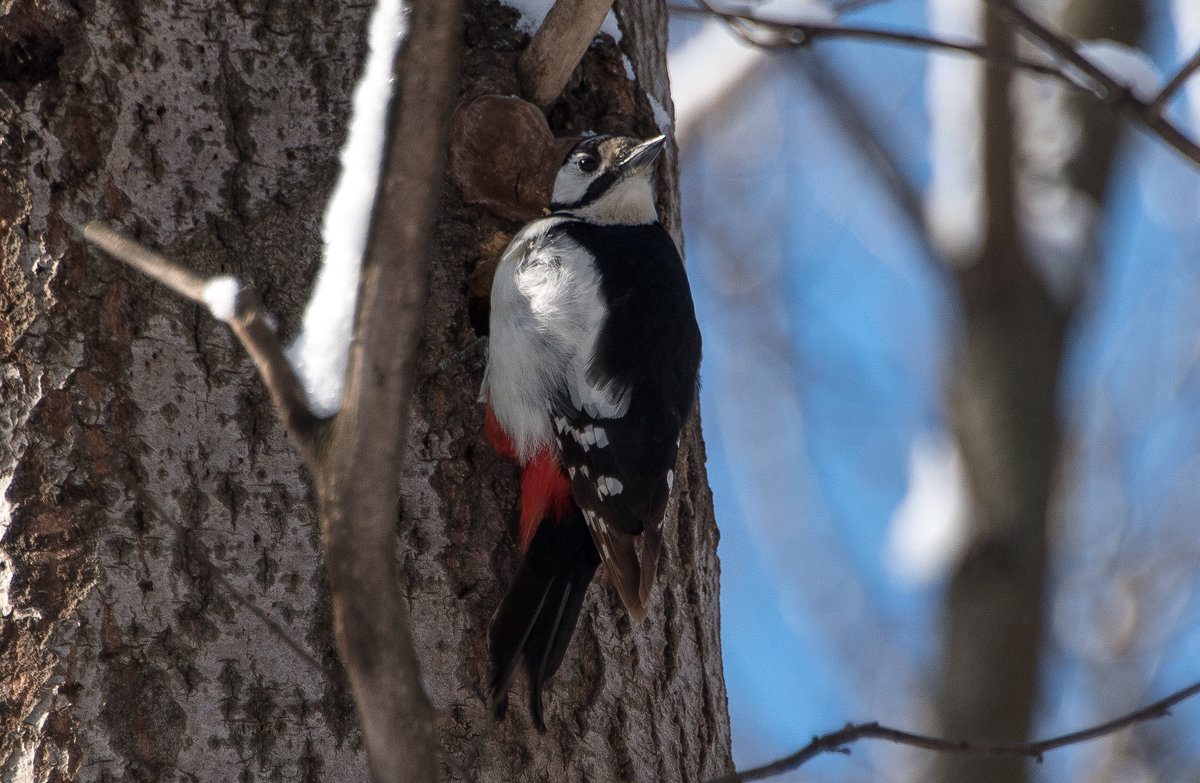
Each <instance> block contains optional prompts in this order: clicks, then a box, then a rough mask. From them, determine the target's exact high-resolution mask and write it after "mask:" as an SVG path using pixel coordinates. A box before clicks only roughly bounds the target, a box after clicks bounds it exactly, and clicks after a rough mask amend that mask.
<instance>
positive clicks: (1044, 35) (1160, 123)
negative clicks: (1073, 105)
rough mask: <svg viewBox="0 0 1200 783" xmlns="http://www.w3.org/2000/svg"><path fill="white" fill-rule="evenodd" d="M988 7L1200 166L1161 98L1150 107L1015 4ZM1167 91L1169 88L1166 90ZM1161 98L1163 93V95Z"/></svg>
mask: <svg viewBox="0 0 1200 783" xmlns="http://www.w3.org/2000/svg"><path fill="white" fill-rule="evenodd" d="M987 2H988V4H989V5H991V6H992V7H993V8H995V9H996V10H997V11H998V12H999V13H1001V14H1003V15H1004V16H1006V17H1007V18H1008V19H1009V20H1010V21H1011V23H1012V24H1013V25H1014V26H1015V27H1018V28H1020V29H1021V30H1023V31H1024V32H1025V33H1026V34H1027V35H1029V36H1030V37H1031V38H1032V39H1033V40H1034V41H1036V42H1037V43H1038V44H1040V45H1041V46H1042V47H1043V48H1044V49H1045V50H1046V51H1048V52H1050V53H1052V54H1053V55H1054V56H1056V57H1058V58H1059V59H1061V60H1062V61H1063V62H1065V63H1067V64H1068V65H1070V66H1071V67H1073V68H1075V69H1077V70H1079V71H1080V72H1081V73H1082V74H1083V75H1084V76H1086V77H1087V78H1088V79H1090V80H1091V81H1092V82H1094V83H1095V84H1096V85H1097V86H1098V87H1099V88H1100V97H1102V98H1104V99H1105V100H1106V101H1108V102H1109V103H1111V104H1112V105H1113V106H1114V107H1116V108H1117V109H1118V110H1120V111H1123V112H1124V113H1125V114H1127V115H1128V116H1130V117H1132V118H1133V119H1135V120H1137V121H1138V122H1139V123H1141V124H1142V125H1144V126H1145V127H1147V128H1149V129H1150V130H1152V131H1154V132H1155V133H1156V134H1158V136H1159V138H1161V139H1162V140H1163V141H1165V142H1166V143H1167V144H1169V145H1171V146H1172V147H1174V148H1175V149H1176V150H1177V151H1178V152H1179V153H1181V154H1182V155H1184V156H1185V157H1187V158H1188V159H1189V160H1191V161H1192V162H1193V163H1195V164H1197V165H1200V145H1197V144H1196V142H1194V141H1192V140H1191V139H1190V138H1188V137H1187V135H1186V134H1184V133H1183V132H1182V131H1180V130H1179V128H1177V127H1175V124H1174V123H1172V122H1171V121H1170V120H1168V119H1167V118H1166V117H1164V116H1163V115H1162V114H1161V113H1160V112H1159V111H1158V109H1156V108H1155V107H1154V104H1155V102H1156V101H1157V98H1156V99H1154V101H1151V102H1150V103H1147V102H1146V101H1143V100H1141V99H1140V98H1138V97H1137V96H1136V95H1134V94H1133V93H1131V92H1130V90H1129V87H1128V86H1127V85H1125V84H1122V83H1121V82H1119V81H1117V80H1116V79H1114V78H1113V77H1112V76H1110V75H1109V74H1108V73H1106V72H1105V71H1104V69H1102V68H1100V67H1099V66H1098V65H1096V64H1095V63H1093V62H1092V61H1091V60H1089V59H1088V58H1086V57H1084V56H1083V55H1082V54H1080V53H1079V51H1078V50H1077V49H1076V48H1075V46H1074V44H1072V43H1071V42H1070V41H1068V40H1067V39H1066V38H1064V37H1063V36H1061V35H1059V34H1058V33H1055V32H1054V31H1053V30H1051V29H1050V28H1048V27H1046V26H1045V25H1043V24H1042V23H1041V22H1039V21H1038V20H1037V19H1035V18H1033V17H1032V16H1030V15H1029V14H1028V13H1027V12H1026V11H1024V10H1023V9H1022V8H1020V7H1018V6H1017V5H1016V4H1015V3H1013V2H1012V0H987ZM1164 89H1165V88H1164ZM1159 97H1161V93H1160V94H1159Z"/></svg>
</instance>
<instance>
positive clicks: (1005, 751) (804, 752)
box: [706, 682, 1200, 783]
mask: <svg viewBox="0 0 1200 783" xmlns="http://www.w3.org/2000/svg"><path fill="white" fill-rule="evenodd" d="M1197 693H1200V682H1197V683H1193V684H1191V685H1189V686H1188V687H1186V688H1183V689H1181V690H1178V691H1175V692H1174V693H1172V694H1171V695H1169V696H1167V697H1165V698H1163V699H1160V700H1158V701H1156V702H1154V703H1153V704H1150V705H1147V706H1145V707H1143V708H1141V709H1139V710H1135V711H1134V712H1131V713H1129V714H1127V715H1122V716H1121V717H1119V718H1114V719H1113V720H1110V721H1108V722H1107V723H1101V724H1099V725H1097V726H1092V727H1090V728H1086V729H1082V730H1080V731H1073V732H1071V733H1069V734H1061V735H1059V736H1057V737H1051V738H1049V739H1044V740H1038V741H1037V742H1023V743H1013V744H989V743H983V742H967V741H965V740H949V739H942V738H939V737H929V736H926V735H924V734H914V733H912V732H908V731H901V730H900V729H892V728H888V727H887V726H880V725H879V724H878V723H858V724H854V723H852V724H849V725H847V726H846V727H845V728H843V729H841V730H839V731H834V732H830V733H829V734H822V735H821V736H819V737H813V739H812V742H809V743H808V744H807V745H805V746H804V747H803V748H801V749H800V750H798V751H796V752H795V753H793V754H791V755H790V756H785V757H784V758H781V759H779V760H777V761H773V762H771V763H770V764H764V765H763V766H761V767H755V768H753V769H748V770H745V771H743V772H731V773H729V774H727V775H721V776H719V777H715V778H710V779H709V780H707V781H706V783H746V781H751V780H765V779H766V778H770V777H774V776H775V775H782V774H783V773H784V772H789V771H791V770H793V769H796V768H798V767H800V766H801V765H802V764H804V763H806V762H808V761H811V760H812V759H814V758H816V757H817V756H819V755H821V754H822V753H842V754H847V755H848V754H849V753H850V750H849V748H847V747H846V746H847V745H850V744H852V743H854V742H857V741H859V740H862V739H880V740H885V741H887V742H894V743H896V744H898V745H908V746H909V747H913V748H922V749H924V750H932V751H936V752H940V753H958V754H965V755H971V756H1008V757H1012V756H1018V757H1022V758H1030V759H1033V760H1034V761H1037V762H1038V763H1041V761H1042V758H1043V756H1045V754H1046V753H1048V752H1049V751H1052V750H1057V749H1059V748H1064V747H1066V746H1068V745H1076V744H1078V743H1081V742H1088V741H1090V740H1094V739H1099V738H1100V737H1104V736H1107V735H1109V734H1113V733H1115V732H1118V731H1121V730H1122V729H1127V728H1129V727H1130V726H1134V725H1137V724H1138V723H1143V722H1145V721H1148V720H1154V719H1155V718H1162V717H1166V716H1167V715H1170V714H1171V708H1172V707H1174V706H1175V705H1176V704H1179V703H1180V702H1183V701H1186V700H1187V699H1190V698H1192V697H1193V696H1195V695H1196V694H1197Z"/></svg>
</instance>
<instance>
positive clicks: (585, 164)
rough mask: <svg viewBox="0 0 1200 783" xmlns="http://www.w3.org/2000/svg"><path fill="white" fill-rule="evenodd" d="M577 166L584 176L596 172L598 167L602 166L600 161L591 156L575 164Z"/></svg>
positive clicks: (585, 156) (586, 156)
mask: <svg viewBox="0 0 1200 783" xmlns="http://www.w3.org/2000/svg"><path fill="white" fill-rule="evenodd" d="M575 165H576V166H578V167H579V170H580V171H582V172H583V173H584V174H591V173H592V172H593V171H595V170H596V167H597V166H599V165H600V161H598V160H596V159H595V158H593V157H592V156H591V155H584V156H583V157H582V158H580V159H579V160H577V161H576V162H575Z"/></svg>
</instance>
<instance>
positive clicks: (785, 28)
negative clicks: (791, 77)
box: [667, 5, 1079, 87]
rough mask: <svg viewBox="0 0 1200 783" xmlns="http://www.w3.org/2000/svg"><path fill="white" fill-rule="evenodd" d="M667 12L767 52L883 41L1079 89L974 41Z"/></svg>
mask: <svg viewBox="0 0 1200 783" xmlns="http://www.w3.org/2000/svg"><path fill="white" fill-rule="evenodd" d="M667 10H669V11H671V12H672V13H682V14H694V15H700V16H711V17H715V18H717V19H721V20H723V21H724V22H726V23H727V24H729V25H730V28H731V29H732V30H733V32H735V33H736V34H737V35H739V36H740V37H742V38H743V39H745V40H746V41H747V42H749V43H750V44H752V45H754V46H760V47H763V48H785V49H790V48H794V47H797V46H806V45H808V44H809V43H811V42H812V41H813V40H816V39H818V38H850V39H856V40H865V41H880V42H883V43H894V44H900V45H902V46H913V47H918V48H921V49H936V50H941V51H946V52H952V53H957V54H965V55H968V56H971V57H976V58H978V59H981V60H986V61H987V62H989V63H991V64H993V65H999V66H1002V67H1008V68H1016V69H1020V70H1025V71H1031V72H1033V73H1036V74H1039V75H1041V76H1048V77H1050V78H1053V79H1058V80H1060V81H1063V82H1066V83H1068V84H1070V85H1071V86H1072V87H1078V86H1079V85H1078V84H1077V83H1076V82H1075V81H1074V80H1072V79H1071V77H1070V76H1068V75H1067V74H1065V73H1063V72H1062V70H1061V69H1059V68H1056V67H1054V66H1052V65H1047V64H1045V63H1040V62H1034V61H1033V60H1027V59H1024V58H1021V57H1014V56H1012V55H1009V54H1006V53H1005V52H1001V51H998V50H996V49H992V48H990V47H988V46H984V45H983V44H980V43H975V42H973V41H951V40H947V39H945V38H935V37H933V36H929V35H922V34H920V33H906V32H902V31H899V30H885V29H882V28H878V27H852V26H847V25H840V24H818V23H815V22H801V23H796V24H784V23H782V22H768V21H764V20H762V19H758V18H756V17H754V16H751V15H749V14H748V13H735V12H730V11H718V10H716V9H713V8H695V7H693V6H680V5H670V6H667ZM756 28H757V29H761V30H765V31H769V32H773V33H774V35H772V36H770V38H769V40H770V41H771V43H767V42H766V40H767V38H766V37H765V36H762V37H756V36H755V35H754V34H753V32H752V31H753V30H754V29H756Z"/></svg>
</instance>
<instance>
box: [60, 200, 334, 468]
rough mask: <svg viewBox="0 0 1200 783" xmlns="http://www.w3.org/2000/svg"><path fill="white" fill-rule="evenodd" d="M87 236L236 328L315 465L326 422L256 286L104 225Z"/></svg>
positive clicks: (92, 228) (86, 231)
mask: <svg viewBox="0 0 1200 783" xmlns="http://www.w3.org/2000/svg"><path fill="white" fill-rule="evenodd" d="M83 236H84V238H85V239H87V240H88V241H89V242H91V243H92V244H94V245H96V246H97V247H99V248H100V249H102V250H104V251H105V252H106V253H108V254H109V255H111V256H112V257H113V258H116V259H117V260H118V261H122V262H124V263H125V264H128V265H129V266H131V267H133V268H134V269H136V270H138V271H139V272H141V273H143V274H145V275H147V276H148V277H150V278H153V279H154V280H157V281H158V282H160V283H162V284H163V285H165V286H167V287H168V288H170V289H171V290H172V291H174V292H176V293H177V294H180V295H182V296H184V297H186V298H188V299H190V300H192V301H193V302H196V303H197V304H202V305H204V306H205V307H207V308H208V309H209V311H210V312H212V314H213V316H214V317H216V318H218V319H220V320H222V321H225V322H226V323H228V324H229V325H230V327H232V328H233V333H234V334H235V335H237V338H238V340H240V341H241V343H242V345H243V346H245V348H246V351H247V353H249V354H250V358H251V359H253V360H254V365H255V367H257V368H258V372H259V375H261V376H262V379H263V383H264V384H265V385H266V387H267V392H268V393H269V394H270V395H271V402H272V403H274V405H275V410H276V412H277V413H278V414H279V418H280V419H281V420H282V421H283V423H284V424H285V425H286V426H287V429H288V434H289V435H291V437H292V439H293V440H294V441H295V443H296V446H297V448H299V449H300V452H301V453H302V454H303V455H304V457H305V459H306V460H308V462H309V464H310V465H311V464H312V461H313V458H314V456H315V454H316V443H317V437H318V431H319V430H320V428H321V421H322V420H321V419H319V418H318V417H317V416H315V415H314V414H313V413H312V411H310V410H309V408H308V402H307V399H306V397H305V393H304V388H303V387H302V386H301V385H300V379H299V378H298V377H297V376H296V372H295V370H293V369H292V365H291V363H290V362H288V360H287V357H286V356H285V355H284V353H283V345H282V344H281V343H280V342H279V337H278V336H277V335H276V334H275V330H274V329H272V328H271V325H270V324H269V323H268V322H267V315H266V313H265V312H264V310H263V306H262V302H261V301H260V300H259V298H258V294H257V293H255V292H254V289H252V288H249V287H247V286H245V285H243V284H242V283H241V281H239V280H238V279H237V278H236V277H231V276H229V275H220V276H217V277H212V278H204V277H201V276H200V275H198V274H196V273H195V272H192V271H191V270H189V269H186V268H185V267H182V266H180V265H179V264H177V263H175V262H174V261H172V260H170V259H169V258H167V257H166V256H163V255H161V254H159V253H156V252H154V251H153V250H151V249H149V248H147V247H145V246H144V245H141V244H139V243H137V242H135V241H134V240H132V239H130V238H129V237H126V236H123V235H122V234H119V233H117V232H116V231H113V230H112V229H111V228H109V227H108V226H106V225H104V224H103V223H99V222H96V221H93V222H91V223H88V224H87V226H86V227H85V228H84V230H83Z"/></svg>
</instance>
